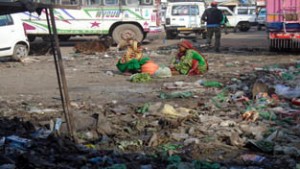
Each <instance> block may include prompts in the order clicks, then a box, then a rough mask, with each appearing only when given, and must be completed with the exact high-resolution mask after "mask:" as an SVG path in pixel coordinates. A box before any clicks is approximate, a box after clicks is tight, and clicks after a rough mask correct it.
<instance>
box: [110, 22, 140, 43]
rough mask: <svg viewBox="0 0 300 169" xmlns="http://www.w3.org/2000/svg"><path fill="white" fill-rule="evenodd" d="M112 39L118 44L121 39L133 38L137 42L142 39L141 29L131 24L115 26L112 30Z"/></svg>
mask: <svg viewBox="0 0 300 169" xmlns="http://www.w3.org/2000/svg"><path fill="white" fill-rule="evenodd" d="M112 37H113V40H114V41H115V42H116V43H117V44H119V43H120V42H121V41H124V40H125V41H126V40H127V39H130V38H133V39H135V40H137V41H139V42H142V41H143V39H144V34H143V32H142V30H141V29H140V28H139V27H138V26H136V25H133V24H122V25H119V26H117V27H116V28H115V29H114V30H113V32H112Z"/></svg>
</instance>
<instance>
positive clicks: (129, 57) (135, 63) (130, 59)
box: [116, 40, 150, 73]
mask: <svg viewBox="0 0 300 169" xmlns="http://www.w3.org/2000/svg"><path fill="white" fill-rule="evenodd" d="M128 43H129V45H128V48H127V51H126V53H125V54H124V55H123V57H122V58H121V59H119V61H118V63H117V65H116V66H117V68H118V69H119V71H120V72H122V73H139V72H140V70H141V66H142V65H143V64H145V63H146V62H147V61H148V60H150V59H149V58H148V57H143V48H142V47H141V45H140V43H139V42H138V41H136V40H129V41H128Z"/></svg>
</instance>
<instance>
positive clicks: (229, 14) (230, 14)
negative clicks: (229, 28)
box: [220, 9, 232, 16]
mask: <svg viewBox="0 0 300 169" xmlns="http://www.w3.org/2000/svg"><path fill="white" fill-rule="evenodd" d="M220 10H221V11H222V13H223V15H226V16H232V13H230V12H229V11H227V10H222V9H220Z"/></svg>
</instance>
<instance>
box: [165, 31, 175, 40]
mask: <svg viewBox="0 0 300 169" xmlns="http://www.w3.org/2000/svg"><path fill="white" fill-rule="evenodd" d="M177 36H178V35H177V33H175V32H174V31H168V30H166V38H167V39H175V38H176V37H177Z"/></svg>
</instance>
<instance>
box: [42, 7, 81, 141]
mask: <svg viewBox="0 0 300 169" xmlns="http://www.w3.org/2000/svg"><path fill="white" fill-rule="evenodd" d="M49 10H50V21H51V26H52V27H50V24H49V18H48V10H47V9H46V16H47V22H48V29H49V33H50V39H51V45H52V49H53V57H54V62H55V68H56V73H57V80H58V86H59V90H60V95H61V100H62V107H63V112H64V115H65V120H66V123H67V129H68V134H69V137H70V138H72V139H73V141H76V140H75V131H74V121H73V114H72V113H71V112H70V98H69V94H68V87H67V81H66V76H65V71H64V66H63V62H62V56H61V52H60V48H59V40H58V36H57V30H56V24H55V18H54V13H53V7H50V8H49ZM52 32H53V33H52ZM53 41H54V42H55V43H54V42H53Z"/></svg>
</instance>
